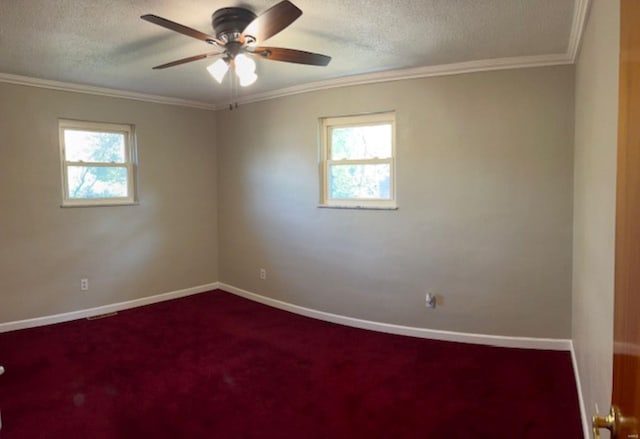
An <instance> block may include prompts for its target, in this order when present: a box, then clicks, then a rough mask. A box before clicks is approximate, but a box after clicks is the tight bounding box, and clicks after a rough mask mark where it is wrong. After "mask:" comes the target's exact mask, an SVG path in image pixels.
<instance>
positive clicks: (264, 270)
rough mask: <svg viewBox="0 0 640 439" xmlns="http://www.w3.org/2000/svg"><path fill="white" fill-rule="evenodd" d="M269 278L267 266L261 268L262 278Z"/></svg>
mask: <svg viewBox="0 0 640 439" xmlns="http://www.w3.org/2000/svg"><path fill="white" fill-rule="evenodd" d="M266 278H267V270H266V269H265V268H261V269H260V279H261V280H265V279H266Z"/></svg>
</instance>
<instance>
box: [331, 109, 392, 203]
mask: <svg viewBox="0 0 640 439" xmlns="http://www.w3.org/2000/svg"><path fill="white" fill-rule="evenodd" d="M320 140H321V162H322V163H321V172H320V174H321V188H322V200H321V205H322V206H331V207H353V208H391V209H393V208H395V207H396V200H395V113H379V114H366V115H361V116H346V117H328V118H324V119H321V135H320Z"/></svg>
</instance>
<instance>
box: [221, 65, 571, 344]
mask: <svg viewBox="0 0 640 439" xmlns="http://www.w3.org/2000/svg"><path fill="white" fill-rule="evenodd" d="M573 90H574V69H573V66H561V67H549V68H535V69H519V70H508V71H495V72H487V73H476V74H467V75H457V76H448V77H438V78H424V79H417V80H407V81H397V82H390V83H383V84H372V85H364V86H356V87H348V88H339V89H332V90H326V91H320V92H314V93H309V94H304V95H296V96H290V97H286V98H280V99H275V100H270V101H266V102H260V103H254V104H248V105H243V106H241V107H240V108H239V109H238V110H234V111H220V112H219V113H218V126H219V127H220V129H219V130H218V137H217V143H218V148H219V150H218V157H219V168H218V171H219V180H218V183H219V209H218V219H219V228H220V233H219V240H220V255H221V256H220V280H221V281H223V282H226V283H229V284H231V285H234V286H236V287H240V288H244V289H247V290H249V291H252V292H255V293H258V294H263V295H266V296H269V297H272V298H275V299H280V300H284V301H286V302H290V303H293V304H297V305H302V306H306V307H310V308H313V309H317V310H322V311H328V312H333V313H337V314H342V315H346V316H350V317H357V318H363V319H370V320H374V321H379V322H388V323H395V324H402V325H409V326H418V327H427V328H432V329H445V330H454V331H465V332H475V333H488V334H500V335H511V336H533V337H564V338H569V337H570V336H571V321H570V320H571V319H570V316H571V239H572V180H573V169H572V167H573V125H574V107H573V99H574V97H573ZM383 110H396V112H397V133H398V134H397V140H398V143H397V144H398V161H397V170H398V176H397V188H398V191H397V192H398V204H399V206H400V209H399V210H397V211H356V210H335V209H319V208H317V204H318V193H319V189H318V171H317V169H318V142H317V137H318V127H317V121H318V118H319V117H322V116H335V115H343V114H356V113H363V112H375V111H383ZM260 267H265V268H266V269H267V270H268V278H267V280H266V281H260V280H259V276H258V270H259V268H260ZM428 291H431V292H436V293H438V294H441V295H443V298H444V301H443V302H444V303H443V304H442V306H440V307H439V308H438V309H437V310H435V311H428V310H426V309H425V307H424V295H425V293H426V292H428Z"/></svg>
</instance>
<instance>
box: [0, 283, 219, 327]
mask: <svg viewBox="0 0 640 439" xmlns="http://www.w3.org/2000/svg"><path fill="white" fill-rule="evenodd" d="M218 288H219V283H218V282H213V283H210V284H205V285H198V286H196V287H191V288H185V289H183V290H177V291H171V292H168V293H163V294H157V295H154V296H149V297H143V298H140V299H134V300H128V301H126V302H118V303H113V304H111V305H103V306H98V307H95V308H88V309H83V310H79V311H72V312H67V313H63V314H55V315H52V316H45V317H36V318H33V319H26V320H18V321H15V322H7V323H0V333H2V332H9V331H16V330H18V329H26V328H34V327H36V326H45V325H52V324H54V323H62V322H68V321H71V320H77V319H83V318H86V317H91V316H96V315H100V314H108V313H112V312H116V311H122V310H125V309H130V308H136V307H138V306H144V305H151V304H152V303H158V302H164V301H166V300H171V299H177V298H179V297H185V296H191V295H193V294H198V293H204V292H206V291H211V290H216V289H218Z"/></svg>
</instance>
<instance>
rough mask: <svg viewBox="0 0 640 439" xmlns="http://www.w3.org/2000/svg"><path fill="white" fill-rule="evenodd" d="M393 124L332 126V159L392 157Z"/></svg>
mask: <svg viewBox="0 0 640 439" xmlns="http://www.w3.org/2000/svg"><path fill="white" fill-rule="evenodd" d="M391 149H392V148H391V125H390V124H381V125H367V126H354V127H334V128H331V151H330V159H331V160H344V159H349V160H358V159H373V158H380V159H386V158H389V157H391V153H392V151H391Z"/></svg>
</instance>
